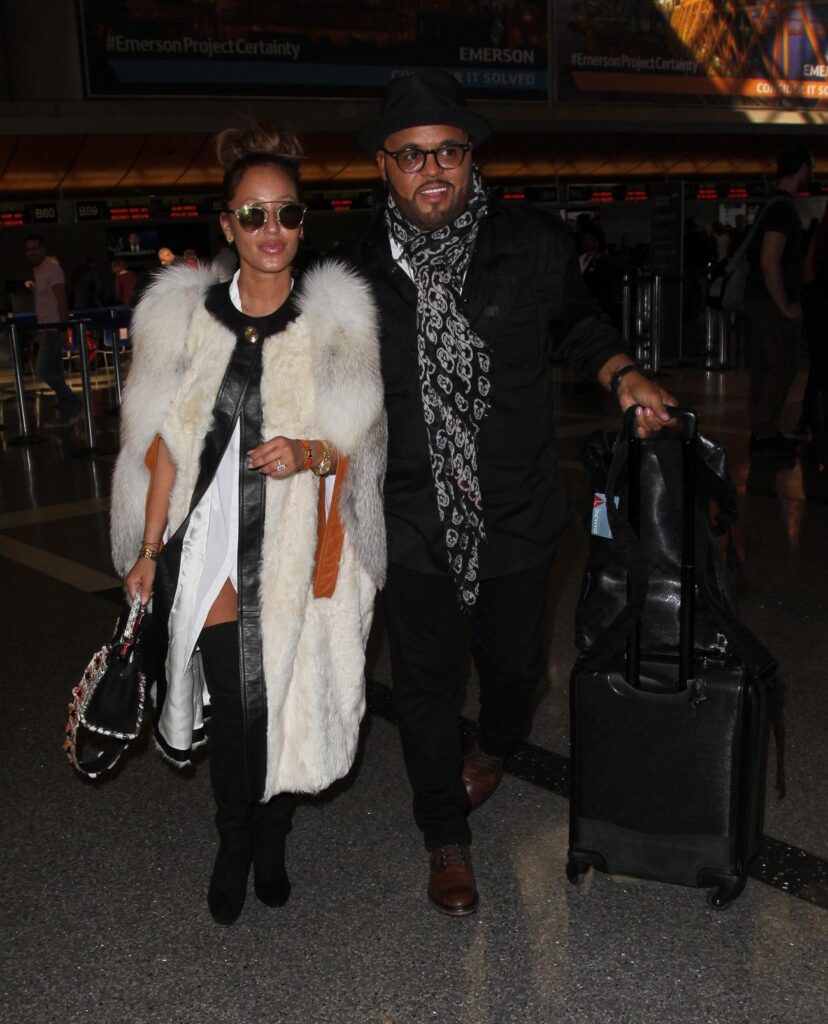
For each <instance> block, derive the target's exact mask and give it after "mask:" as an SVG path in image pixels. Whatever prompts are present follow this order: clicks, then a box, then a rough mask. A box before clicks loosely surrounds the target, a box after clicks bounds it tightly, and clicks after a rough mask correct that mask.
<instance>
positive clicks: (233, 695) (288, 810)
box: [198, 622, 296, 835]
mask: <svg viewBox="0 0 828 1024" xmlns="http://www.w3.org/2000/svg"><path fill="white" fill-rule="evenodd" d="M198 646H199V648H200V649H201V660H202V666H203V668H204V679H205V682H206V683H207V690H208V692H209V694H210V708H211V710H210V782H211V783H212V786H213V797H214V798H215V801H216V828H217V829H218V831H219V834H220V835H230V834H232V833H238V832H243V831H247V830H249V829H251V828H255V829H261V830H264V831H272V832H274V833H285V834H286V833H287V832H289V831H290V828H291V822H292V820H293V812H294V809H295V807H296V796H295V795H294V794H293V793H277V795H276V796H274V797H273V798H272V799H271V800H270V801H268V802H267V803H264V804H261V803H251V802H250V800H249V789H248V784H247V777H246V761H245V757H244V735H245V734H244V707H243V705H242V699H241V683H240V675H239V624H238V622H222V623H220V624H219V625H217V626H208V627H207V628H206V629H203V630H202V631H201V634H200V636H199V638H198Z"/></svg>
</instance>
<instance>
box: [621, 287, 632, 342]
mask: <svg viewBox="0 0 828 1024" xmlns="http://www.w3.org/2000/svg"><path fill="white" fill-rule="evenodd" d="M631 292H632V276H631V275H630V274H624V278H623V287H622V289H621V336H622V337H623V339H624V341H626V342H629V340H630V316H631V314H632V309H631Z"/></svg>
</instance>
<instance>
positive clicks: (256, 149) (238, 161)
mask: <svg viewBox="0 0 828 1024" xmlns="http://www.w3.org/2000/svg"><path fill="white" fill-rule="evenodd" d="M216 155H217V156H218V161H219V164H220V165H221V169H222V170H223V171H224V178H223V179H222V184H221V195H222V199H223V200H224V205H225V206H226V207H227V208H228V209H229V207H230V203H231V201H232V198H233V196H234V195H235V194H236V190H237V189H238V187H239V184H240V183H241V180H242V178H243V177H244V174H245V172H246V171H247V170H248V168H250V167H278V168H279V170H281V171H284V173H285V174H286V175H287V176H288V178H289V179H290V181H291V182H292V183H293V186H294V188H295V189H296V191H297V194H298V192H299V164H300V162H301V161H302V160H303V159H304V154H303V152H302V145H301V143H300V142H299V139H298V138H297V137H296V135H295V134H294V132H292V131H290V130H289V129H286V128H281V127H279V126H278V125H276V124H274V123H272V122H262V123H261V124H258V123H255V122H252V123H250V124H247V125H244V126H242V127H240V128H225V130H224V131H223V132H220V133H219V134H218V135H217V136H216Z"/></svg>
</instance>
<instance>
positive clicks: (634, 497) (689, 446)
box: [624, 406, 698, 690]
mask: <svg viewBox="0 0 828 1024" xmlns="http://www.w3.org/2000/svg"><path fill="white" fill-rule="evenodd" d="M667 408H668V411H669V412H670V414H671V416H672V418H673V419H674V420H675V425H672V424H671V425H670V426H669V427H664V428H662V430H660V431H659V432H658V433H657V434H654V435H653V436H652V437H651V438H649V439H648V440H649V442H656V443H658V442H659V441H664V440H669V439H675V438H679V439H680V441H681V459H682V473H681V496H682V497H681V605H680V608H679V675H678V682H679V687H680V689H682V690H683V689H686V688H687V682H688V680H689V679H691V678H692V675H693V625H694V597H695V575H696V564H695V550H696V523H695V519H696V516H695V511H696V474H695V468H696V460H695V444H696V434H697V430H698V417H697V416H696V413H695V412H694V411H693V410H692V409H683V408H680V407H678V406H668V407H667ZM624 426H625V430H626V432H627V434H628V436H629V442H630V446H629V482H628V488H627V495H628V510H629V521H630V525H631V526H632V528H633V530H634V531H635V534H636V536H640V533H641V444H642V441H641V439H640V438H638V437H636V432H635V406H633V407H632V408H630V409H628V410H627V412H626V413H625V416H624ZM628 596H629V595H628ZM640 662H641V626H640V620H639V622H638V623H637V624H636V626H635V628H634V629H633V630H632V631H631V632H630V634H629V637H628V639H627V682H628V683H629V684H630V686H637V685H638V681H639V671H640Z"/></svg>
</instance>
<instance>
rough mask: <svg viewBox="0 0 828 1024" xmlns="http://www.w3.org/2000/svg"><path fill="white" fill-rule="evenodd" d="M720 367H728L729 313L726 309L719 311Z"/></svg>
mask: <svg viewBox="0 0 828 1024" xmlns="http://www.w3.org/2000/svg"><path fill="white" fill-rule="evenodd" d="M719 368H720V369H722V370H724V369H726V368H727V314H726V313H725V311H724V310H721V312H720V313H719Z"/></svg>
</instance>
